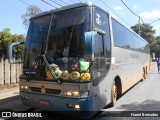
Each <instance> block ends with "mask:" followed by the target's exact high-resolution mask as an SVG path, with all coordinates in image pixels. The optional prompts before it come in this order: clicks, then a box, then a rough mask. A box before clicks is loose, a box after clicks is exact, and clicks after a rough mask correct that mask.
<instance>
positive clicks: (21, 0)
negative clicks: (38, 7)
mask: <svg viewBox="0 0 160 120" xmlns="http://www.w3.org/2000/svg"><path fill="white" fill-rule="evenodd" d="M19 1H20V2H22V3H24V4H26V5H27V6H30V4H28V3H26V2H24V1H23V0H19Z"/></svg>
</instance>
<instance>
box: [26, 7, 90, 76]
mask: <svg viewBox="0 0 160 120" xmlns="http://www.w3.org/2000/svg"><path fill="white" fill-rule="evenodd" d="M50 21H51V22H50ZM49 23H51V24H49ZM89 26H90V24H89V10H88V8H76V9H72V10H66V11H58V12H55V13H53V14H52V17H51V15H48V16H42V17H40V18H35V19H33V20H31V23H30V29H29V32H28V36H27V44H26V57H25V62H24V67H25V68H27V70H28V69H29V70H30V71H32V70H36V65H37V64H39V63H38V62H39V61H40V59H39V58H38V57H39V56H40V55H41V54H43V53H45V56H46V59H47V61H48V63H49V64H52V63H54V64H56V65H58V67H59V68H60V69H61V70H66V69H68V68H69V65H70V63H69V62H70V60H72V61H73V59H76V58H78V59H79V58H80V59H83V57H84V32H87V31H89ZM64 57H67V58H68V63H67V64H68V66H66V65H64V64H65V63H64V60H63V59H64ZM37 58H38V60H39V61H38V62H37V61H36V60H37ZM42 61H43V60H42ZM64 66H65V67H64ZM39 70H40V69H39ZM40 71H41V72H35V74H39V75H38V76H39V77H40V76H43V75H42V73H44V72H45V70H40ZM44 77H45V75H44V76H43V78H44ZM45 78H46V77H45Z"/></svg>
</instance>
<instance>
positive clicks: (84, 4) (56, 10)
mask: <svg viewBox="0 0 160 120" xmlns="http://www.w3.org/2000/svg"><path fill="white" fill-rule="evenodd" d="M83 6H94V7H97V8H99V9H101V10H102V11H104V12H106V13H108V14H109V12H108V11H106V10H104V9H102V8H101V7H99V6H97V5H95V4H93V3H76V4H72V5H67V6H62V7H60V8H56V9H53V10H50V11H45V12H42V13H39V14H36V15H35V16H33V17H31V18H30V19H34V18H37V17H40V16H43V15H47V14H50V13H54V12H58V11H63V10H69V9H73V8H78V7H83ZM109 15H110V16H111V18H113V19H114V20H116V21H117V22H119V23H120V24H121V25H122V26H124V27H125V28H127V29H128V30H129V31H130V32H132V33H133V34H135V35H136V36H138V37H139V38H141V39H142V40H143V41H145V42H147V41H146V40H145V39H144V38H142V37H141V36H139V35H138V34H137V33H136V32H135V31H133V30H132V29H131V28H129V27H127V26H126V25H124V24H122V23H121V22H120V21H119V20H117V19H115V18H114V17H113V16H112V15H111V14H109ZM147 43H148V42H147Z"/></svg>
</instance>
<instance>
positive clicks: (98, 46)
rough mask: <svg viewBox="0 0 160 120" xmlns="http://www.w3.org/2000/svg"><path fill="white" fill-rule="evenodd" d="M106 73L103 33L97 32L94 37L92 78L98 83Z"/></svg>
mask: <svg viewBox="0 0 160 120" xmlns="http://www.w3.org/2000/svg"><path fill="white" fill-rule="evenodd" d="M105 75H106V63H105V50H104V35H103V34H99V33H98V34H97V35H96V36H95V39H94V63H93V80H94V83H95V84H98V83H99V82H100V81H101V80H102V78H103V77H104V76H105Z"/></svg>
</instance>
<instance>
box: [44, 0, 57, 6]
mask: <svg viewBox="0 0 160 120" xmlns="http://www.w3.org/2000/svg"><path fill="white" fill-rule="evenodd" d="M41 1H42V2H44V3H46V4H48V5H50V6H52V7H54V8H56V7H55V6H53V5H51V4H50V3H48V2H46V1H45V0H41Z"/></svg>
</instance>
